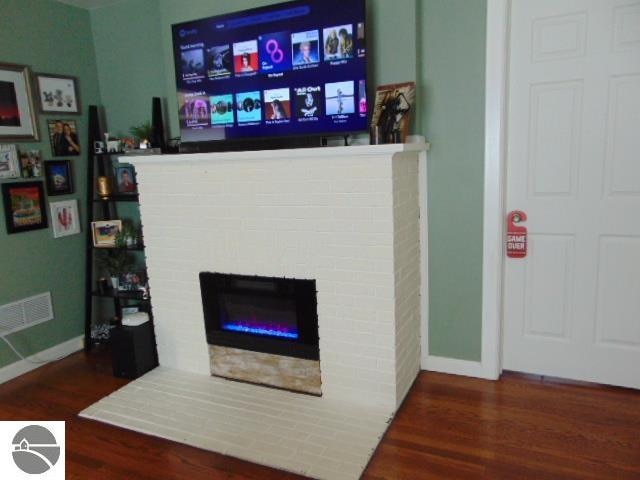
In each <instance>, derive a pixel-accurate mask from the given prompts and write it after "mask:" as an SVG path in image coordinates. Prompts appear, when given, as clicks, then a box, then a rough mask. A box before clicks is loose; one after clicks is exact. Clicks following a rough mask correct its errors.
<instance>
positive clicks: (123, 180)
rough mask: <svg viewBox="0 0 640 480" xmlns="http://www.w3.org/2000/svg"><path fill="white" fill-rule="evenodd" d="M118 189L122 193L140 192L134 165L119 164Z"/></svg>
mask: <svg viewBox="0 0 640 480" xmlns="http://www.w3.org/2000/svg"><path fill="white" fill-rule="evenodd" d="M115 177H116V191H117V193H121V194H133V193H138V186H137V184H136V178H135V170H134V168H133V166H131V165H126V166H119V167H116V168H115Z"/></svg>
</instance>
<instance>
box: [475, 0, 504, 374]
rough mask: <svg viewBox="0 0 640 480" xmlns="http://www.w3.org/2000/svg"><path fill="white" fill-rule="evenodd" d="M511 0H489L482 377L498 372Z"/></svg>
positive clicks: (500, 357)
mask: <svg viewBox="0 0 640 480" xmlns="http://www.w3.org/2000/svg"><path fill="white" fill-rule="evenodd" d="M510 10H511V0H487V45H486V48H487V50H486V71H485V72H486V73H485V75H486V77H485V147H484V148H485V150H484V220H483V246H482V357H481V362H480V363H481V375H479V376H481V377H483V378H488V379H494V380H495V379H497V378H499V377H500V373H501V372H502V321H503V318H502V316H503V315H502V312H503V308H502V306H503V295H502V294H503V290H502V279H503V274H504V215H505V210H504V208H505V206H504V205H505V204H504V194H505V177H506V176H505V172H506V130H507V114H506V106H507V91H508V90H507V86H508V85H507V77H508V54H509V15H510Z"/></svg>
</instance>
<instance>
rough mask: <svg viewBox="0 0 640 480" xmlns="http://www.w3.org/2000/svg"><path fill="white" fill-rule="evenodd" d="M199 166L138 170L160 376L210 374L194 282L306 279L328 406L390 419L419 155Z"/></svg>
mask: <svg viewBox="0 0 640 480" xmlns="http://www.w3.org/2000/svg"><path fill="white" fill-rule="evenodd" d="M196 157H197V158H198V160H197V161H196V160H193V161H191V160H189V161H187V162H183V163H180V162H176V161H165V160H164V159H163V162H162V164H161V165H160V164H149V163H141V164H140V165H137V166H136V170H137V173H138V180H139V182H140V198H141V204H142V205H141V214H142V223H143V225H144V231H145V241H146V244H147V246H148V248H147V251H146V255H147V260H148V267H149V275H150V284H151V289H152V295H153V299H154V314H155V317H156V318H155V321H156V334H157V337H158V338H157V342H158V350H159V356H160V363H161V364H162V365H165V366H169V367H176V368H182V369H189V370H192V371H197V372H206V371H208V353H207V346H206V342H205V340H204V326H203V320H202V309H201V302H200V291H199V284H198V273H199V272H200V271H207V270H210V271H218V272H227V273H239V274H249V275H255V274H258V275H266V276H287V277H297V278H311V279H316V282H317V289H318V304H319V305H318V316H319V323H320V325H319V329H320V336H321V338H320V348H321V352H320V357H321V370H322V380H323V394H324V396H323V398H327V399H329V400H331V399H341V398H347V397H348V398H351V399H355V398H358V397H360V398H362V397H367V399H368V401H370V402H374V403H375V402H378V403H379V404H380V405H381V406H386V407H388V408H395V406H396V403H397V401H398V396H399V395H400V394H403V392H404V391H405V389H406V384H407V383H409V382H410V381H412V377H411V374H412V372H413V369H414V368H415V365H416V357H417V356H419V343H416V342H417V340H416V339H417V338H418V335H417V333H416V331H417V329H419V310H416V308H418V307H417V306H419V300H417V298H418V294H419V281H420V278H419V239H418V235H419V229H418V222H417V212H418V205H417V202H418V190H417V161H415V158H417V156H416V155H415V154H410V155H404V154H403V155H399V156H396V157H395V158H394V159H393V160H391V157H386V158H384V157H378V156H374V155H365V156H355V157H351V158H334V157H331V156H329V157H326V158H325V157H319V158H306V157H305V158H302V159H300V161H297V160H296V161H291V160H288V159H284V158H277V157H275V158H270V159H265V160H262V161H257V160H255V159H251V154H240V153H238V154H237V158H235V157H234V159H233V160H231V159H223V160H216V159H215V156H214V155H212V156H211V160H202V159H201V158H202V156H201V155H196V156H194V157H187V158H196ZM416 312H418V313H417V314H418V316H416ZM412 331H413V332H414V334H413V335H412V334H411V332H412ZM396 349H398V350H402V352H399V351H396ZM403 352H404V353H403ZM376 380H377V381H376ZM397 382H402V385H398V384H397ZM325 433H326V431H325ZM265 435H267V432H265ZM270 435H272V436H270V437H267V436H265V437H264V438H263V440H262V442H263V443H264V444H268V445H277V443H274V442H276V437H275V436H273V435H276V434H275V433H274V432H270ZM267 438H268V439H269V440H270V441H266V439H267ZM257 440H258V441H260V439H257ZM260 448H262V449H263V453H264V454H265V455H267V454H270V455H275V456H279V457H282V456H283V455H286V454H284V453H283V452H282V451H280V450H278V449H277V448H275V449H273V450H270V451H267V450H269V448H271V447H267V446H265V445H262V444H260ZM306 468H311V466H309V465H307V467H306ZM336 478H337V477H336Z"/></svg>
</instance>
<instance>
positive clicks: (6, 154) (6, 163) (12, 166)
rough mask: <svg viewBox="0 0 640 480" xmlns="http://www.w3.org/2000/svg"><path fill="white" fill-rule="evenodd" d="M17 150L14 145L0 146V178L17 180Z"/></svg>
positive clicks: (18, 172) (18, 169)
mask: <svg viewBox="0 0 640 480" xmlns="http://www.w3.org/2000/svg"><path fill="white" fill-rule="evenodd" d="M19 176H20V167H19V165H18V149H17V148H16V146H15V145H0V178H18V177H19Z"/></svg>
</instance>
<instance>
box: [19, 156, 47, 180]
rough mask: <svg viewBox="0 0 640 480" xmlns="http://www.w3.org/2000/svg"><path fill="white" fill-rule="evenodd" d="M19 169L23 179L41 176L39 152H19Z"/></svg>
mask: <svg viewBox="0 0 640 480" xmlns="http://www.w3.org/2000/svg"><path fill="white" fill-rule="evenodd" d="M20 169H21V170H22V177H23V178H37V177H41V176H42V153H41V152H40V150H20Z"/></svg>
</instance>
